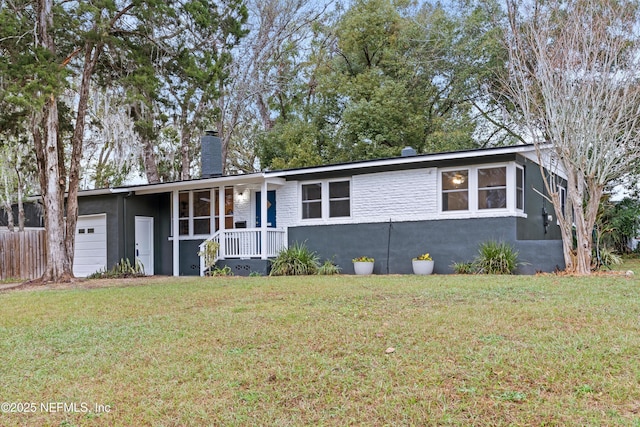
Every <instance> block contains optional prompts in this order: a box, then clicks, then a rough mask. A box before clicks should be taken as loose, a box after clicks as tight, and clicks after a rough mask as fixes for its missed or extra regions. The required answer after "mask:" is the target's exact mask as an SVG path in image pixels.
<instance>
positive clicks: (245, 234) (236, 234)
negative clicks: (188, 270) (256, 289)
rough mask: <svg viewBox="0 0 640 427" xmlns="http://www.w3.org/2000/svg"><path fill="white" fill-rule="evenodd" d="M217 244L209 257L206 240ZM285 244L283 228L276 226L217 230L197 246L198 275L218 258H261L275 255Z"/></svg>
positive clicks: (201, 274) (285, 236)
mask: <svg viewBox="0 0 640 427" xmlns="http://www.w3.org/2000/svg"><path fill="white" fill-rule="evenodd" d="M209 241H212V242H215V243H217V244H218V250H217V252H216V255H215V256H214V257H213V258H211V257H210V256H209V254H207V253H206V251H205V246H206V244H207V242H209ZM286 245H287V234H286V230H285V229H276V228H266V229H263V228H235V229H229V230H219V231H217V232H216V233H214V234H213V235H212V236H211V237H209V238H208V239H207V240H205V241H204V242H202V244H200V247H199V251H198V252H199V253H200V276H204V275H205V273H206V270H207V266H210V265H213V264H214V263H216V262H218V261H220V260H228V259H262V260H266V259H269V258H273V257H275V256H276V255H277V254H278V252H280V250H282V249H283V248H285V247H286Z"/></svg>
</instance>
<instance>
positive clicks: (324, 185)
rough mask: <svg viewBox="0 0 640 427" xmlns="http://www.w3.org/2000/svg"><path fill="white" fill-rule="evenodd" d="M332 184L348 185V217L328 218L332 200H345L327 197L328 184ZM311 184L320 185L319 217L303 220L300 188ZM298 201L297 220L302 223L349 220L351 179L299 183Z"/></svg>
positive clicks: (351, 207)
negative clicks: (342, 183) (345, 183)
mask: <svg viewBox="0 0 640 427" xmlns="http://www.w3.org/2000/svg"><path fill="white" fill-rule="evenodd" d="M332 182H348V183H349V215H348V216H333V217H332V216H330V202H331V201H332V200H335V201H337V200H346V198H339V199H331V198H330V197H329V184H330V183H332ZM312 184H320V212H321V216H320V217H319V218H304V217H303V212H304V209H303V204H304V202H303V200H302V195H303V192H302V186H304V185H312ZM298 194H299V195H298V201H299V205H298V206H300V214H299V218H300V221H302V222H314V221H315V222H319V221H320V222H324V221H339V220H343V219H349V218H351V216H352V215H353V181H352V179H351V178H332V179H321V180H313V181H301V182H300V184H299V186H298Z"/></svg>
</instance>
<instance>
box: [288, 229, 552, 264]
mask: <svg viewBox="0 0 640 427" xmlns="http://www.w3.org/2000/svg"><path fill="white" fill-rule="evenodd" d="M488 240H497V241H504V242H507V243H510V244H511V245H512V246H513V247H514V248H515V249H517V250H518V251H519V252H520V257H519V259H520V261H521V262H522V263H523V264H522V265H521V266H519V267H518V271H517V273H519V274H533V273H535V272H537V271H553V270H555V269H556V268H557V267H559V268H563V267H564V262H563V257H562V244H561V241H560V240H549V241H544V240H526V241H522V240H517V239H516V218H511V217H508V218H486V219H456V220H437V221H409V222H398V223H369V224H349V225H325V226H309V227H293V228H289V244H290V245H291V244H293V243H295V242H306V245H307V246H308V247H309V248H310V249H311V250H313V251H316V252H317V253H318V255H319V256H320V257H321V260H324V259H333V260H334V261H335V262H336V263H337V264H338V265H339V266H340V267H342V272H343V273H347V274H353V264H352V262H351V260H352V259H353V258H355V257H358V256H369V257H373V258H375V260H376V262H375V267H374V273H377V274H387V273H390V274H396V273H398V274H407V273H411V272H412V269H411V259H412V258H413V257H416V256H418V255H420V254H422V253H424V252H429V253H430V254H431V255H432V257H433V258H434V260H435V267H434V272H435V273H440V274H443V273H452V272H453V270H452V268H451V264H452V263H454V262H463V261H471V260H472V259H473V258H474V257H475V256H476V253H477V250H478V245H479V244H480V243H482V242H485V241H488Z"/></svg>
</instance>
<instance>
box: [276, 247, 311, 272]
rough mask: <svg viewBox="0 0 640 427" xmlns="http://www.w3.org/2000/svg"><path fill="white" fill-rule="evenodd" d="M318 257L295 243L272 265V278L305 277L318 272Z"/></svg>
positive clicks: (281, 253) (282, 252) (280, 254)
mask: <svg viewBox="0 0 640 427" xmlns="http://www.w3.org/2000/svg"><path fill="white" fill-rule="evenodd" d="M318 264H319V263H318V255H317V254H316V253H315V252H313V251H311V250H310V249H309V248H307V247H306V246H305V244H304V243H302V244H299V243H295V244H294V245H293V246H290V247H288V248H286V249H283V250H281V251H280V252H279V253H278V256H277V257H276V259H274V260H273V263H272V264H271V273H270V274H269V275H270V276H304V275H309V274H316V273H317V272H318Z"/></svg>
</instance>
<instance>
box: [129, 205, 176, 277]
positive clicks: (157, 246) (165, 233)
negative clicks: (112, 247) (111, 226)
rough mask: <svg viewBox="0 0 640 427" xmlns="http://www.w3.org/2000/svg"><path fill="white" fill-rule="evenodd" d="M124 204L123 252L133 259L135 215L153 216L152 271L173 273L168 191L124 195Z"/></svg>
mask: <svg viewBox="0 0 640 427" xmlns="http://www.w3.org/2000/svg"><path fill="white" fill-rule="evenodd" d="M123 200H124V201H123V203H124V204H126V206H125V210H126V213H125V214H124V215H123V216H125V217H126V222H125V225H124V226H125V229H126V231H125V236H126V245H125V254H124V256H125V257H126V258H129V259H131V260H133V258H134V256H135V217H136V216H150V217H153V236H154V238H153V250H154V270H155V271H154V272H155V274H158V275H171V274H173V261H172V254H173V246H172V243H171V241H170V240H169V235H170V232H171V197H170V194H169V193H163V194H151V195H146V196H129V197H124V199H123Z"/></svg>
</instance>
